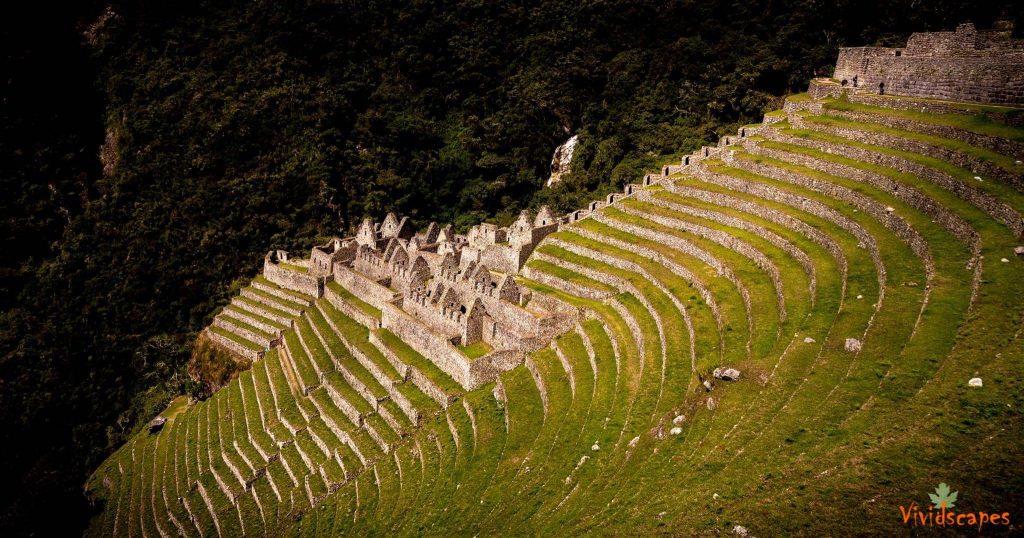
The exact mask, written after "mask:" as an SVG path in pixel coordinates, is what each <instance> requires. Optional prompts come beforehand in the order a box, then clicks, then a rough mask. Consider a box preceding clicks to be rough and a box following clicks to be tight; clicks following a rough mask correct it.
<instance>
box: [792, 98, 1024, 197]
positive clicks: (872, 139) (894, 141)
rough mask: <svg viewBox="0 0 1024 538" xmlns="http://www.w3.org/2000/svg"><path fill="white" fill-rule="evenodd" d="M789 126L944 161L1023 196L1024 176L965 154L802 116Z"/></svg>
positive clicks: (912, 140)
mask: <svg viewBox="0 0 1024 538" xmlns="http://www.w3.org/2000/svg"><path fill="white" fill-rule="evenodd" d="M789 122H790V124H791V125H792V126H793V127H796V128H798V129H807V130H811V131H818V132H821V133H825V134H830V135H833V136H839V137H842V138H848V139H851V140H859V141H860V142H864V143H867V144H873V145H876V146H883V147H887V148H891V149H897V150H901V151H907V152H910V153H917V154H920V155H924V156H927V157H932V158H934V159H938V160H941V161H946V162H948V163H950V164H952V165H954V166H957V167H959V168H963V169H965V170H970V171H972V172H974V173H975V174H978V175H979V176H983V177H985V178H995V179H998V180H999V181H1001V182H1003V183H1005V184H1007V185H1010V186H1012V187H1014V188H1015V189H1017V190H1018V191H1022V192H1024V175H1021V174H1014V173H1012V172H1010V171H1008V170H1006V169H1004V168H1002V167H1000V166H997V165H995V164H993V163H991V162H989V161H985V160H982V159H980V158H978V157H974V156H972V155H969V154H967V153H964V152H962V151H957V150H953V149H948V148H944V147H941V146H936V145H933V144H929V143H927V142H923V141H920V140H916V139H913V138H906V137H902V136H897V135H892V134H888V133H880V132H877V131H872V130H869V129H864V128H856V127H852V126H837V125H825V124H822V123H818V122H814V121H810V120H808V119H806V118H805V117H803V116H802V115H800V114H792V115H790V117H789Z"/></svg>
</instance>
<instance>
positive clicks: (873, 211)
mask: <svg viewBox="0 0 1024 538" xmlns="http://www.w3.org/2000/svg"><path fill="white" fill-rule="evenodd" d="M725 162H726V164H728V165H729V166H733V167H736V168H738V169H740V170H744V171H746V172H749V173H752V174H756V175H759V176H762V177H767V178H770V179H774V180H776V181H781V182H783V183H788V184H790V185H795V186H797V187H803V188H807V189H810V190H812V191H814V192H817V193H820V194H823V195H825V196H828V197H830V198H834V199H835V200H837V201H840V202H844V203H848V204H851V205H853V206H854V207H856V208H857V209H859V210H861V211H863V212H864V213H866V214H867V215H869V216H871V217H872V218H874V219H875V220H876V221H878V222H879V223H881V224H882V225H883V226H884V227H885V228H886V229H888V230H889V231H890V232H892V233H893V235H895V236H896V237H898V238H899V239H900V240H902V241H903V242H904V243H906V244H907V245H908V246H910V249H911V250H912V251H913V252H914V255H915V256H917V258H918V259H920V260H921V263H922V264H923V265H924V267H925V273H926V280H927V282H928V283H931V281H932V279H933V278H934V276H935V262H934V260H933V259H932V254H931V247H930V246H929V245H928V241H926V240H925V239H924V237H923V236H921V234H920V233H919V232H918V231H917V230H915V229H914V227H913V226H911V225H910V223H908V222H907V221H906V219H904V218H903V217H901V216H900V215H898V214H896V213H895V212H890V211H887V210H886V206H884V205H882V204H881V203H879V202H878V201H876V200H875V199H874V198H871V197H870V196H867V195H865V194H861V193H859V192H856V191H854V190H852V189H849V188H847V187H843V186H840V185H838V184H836V183H833V182H830V181H824V180H820V179H816V178H813V177H809V176H807V175H804V174H802V173H799V172H794V171H790V170H786V169H783V168H779V167H777V166H773V165H770V164H765V163H758V162H756V161H754V160H751V159H743V158H738V157H733V158H728V157H727V159H726V161H725ZM926 288H930V286H927V285H926Z"/></svg>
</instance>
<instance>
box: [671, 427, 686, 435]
mask: <svg viewBox="0 0 1024 538" xmlns="http://www.w3.org/2000/svg"><path fill="white" fill-rule="evenodd" d="M668 433H671V434H672V435H679V434H681V433H683V429H682V428H680V427H679V426H676V427H675V428H672V429H671V430H669V431H668Z"/></svg>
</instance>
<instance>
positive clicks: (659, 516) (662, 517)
mask: <svg viewBox="0 0 1024 538" xmlns="http://www.w3.org/2000/svg"><path fill="white" fill-rule="evenodd" d="M666 515H668V512H659V513H658V519H665V516H666Z"/></svg>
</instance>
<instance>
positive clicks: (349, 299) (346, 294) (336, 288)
mask: <svg viewBox="0 0 1024 538" xmlns="http://www.w3.org/2000/svg"><path fill="white" fill-rule="evenodd" d="M327 288H328V289H330V290H331V291H333V292H334V293H337V294H338V296H339V297H341V298H342V299H344V300H345V302H346V303H349V304H351V305H352V306H355V307H356V308H358V309H359V310H362V311H363V312H365V313H366V314H368V315H369V316H371V317H374V318H376V319H378V320H379V319H380V318H381V311H380V309H379V308H376V307H374V306H373V305H371V304H370V303H368V302H366V301H364V300H362V299H360V298H359V297H356V296H355V295H353V294H352V292H350V291H348V290H347V289H345V287H344V286H342V285H341V284H338V283H337V282H328V283H327Z"/></svg>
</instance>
